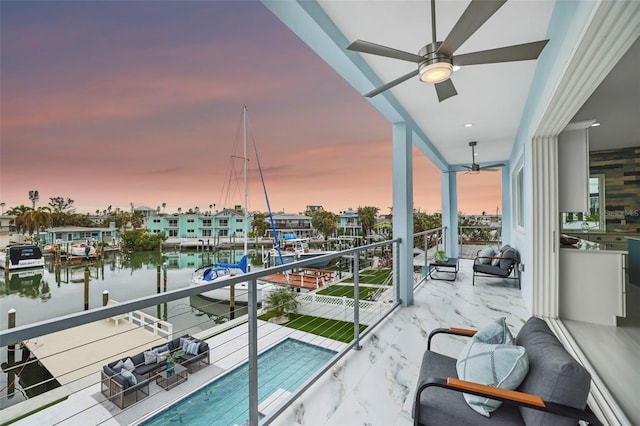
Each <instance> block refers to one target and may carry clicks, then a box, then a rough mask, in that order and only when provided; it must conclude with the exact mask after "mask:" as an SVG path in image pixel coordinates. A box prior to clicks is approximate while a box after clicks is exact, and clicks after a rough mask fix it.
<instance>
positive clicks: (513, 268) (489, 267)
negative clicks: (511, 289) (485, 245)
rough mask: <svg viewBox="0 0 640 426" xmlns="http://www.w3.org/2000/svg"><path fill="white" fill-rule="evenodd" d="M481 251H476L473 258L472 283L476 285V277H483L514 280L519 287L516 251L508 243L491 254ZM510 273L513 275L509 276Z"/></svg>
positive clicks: (518, 257)
mask: <svg viewBox="0 0 640 426" xmlns="http://www.w3.org/2000/svg"><path fill="white" fill-rule="evenodd" d="M483 251H484V250H480V251H478V254H477V256H476V257H475V259H474V260H473V281H472V285H476V277H485V278H501V279H508V280H516V281H517V282H518V288H520V269H519V265H520V255H519V254H518V251H517V250H516V249H514V248H513V247H511V246H509V245H505V246H503V247H502V248H501V249H500V250H499V251H498V252H497V253H495V254H491V255H487V254H484V253H483ZM512 273H513V276H511V274H512Z"/></svg>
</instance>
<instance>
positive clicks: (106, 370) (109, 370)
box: [102, 365, 116, 376]
mask: <svg viewBox="0 0 640 426" xmlns="http://www.w3.org/2000/svg"><path fill="white" fill-rule="evenodd" d="M102 371H104V374H106V375H107V376H114V375H115V374H116V371H114V370H113V368H111V367H109V366H108V365H105V366H103V367H102Z"/></svg>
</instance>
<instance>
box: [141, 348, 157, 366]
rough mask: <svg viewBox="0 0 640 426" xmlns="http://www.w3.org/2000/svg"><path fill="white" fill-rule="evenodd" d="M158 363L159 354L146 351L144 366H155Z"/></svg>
mask: <svg viewBox="0 0 640 426" xmlns="http://www.w3.org/2000/svg"><path fill="white" fill-rule="evenodd" d="M156 362H158V353H157V352H156V351H144V365H149V364H155V363H156Z"/></svg>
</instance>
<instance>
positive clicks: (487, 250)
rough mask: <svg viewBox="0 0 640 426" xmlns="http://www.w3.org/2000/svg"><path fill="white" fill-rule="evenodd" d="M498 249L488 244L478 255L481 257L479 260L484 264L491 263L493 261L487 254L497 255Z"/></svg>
mask: <svg viewBox="0 0 640 426" xmlns="http://www.w3.org/2000/svg"><path fill="white" fill-rule="evenodd" d="M495 253H496V251H495V250H494V249H493V247H491V246H487V247H485V248H483V249H482V250H481V251H480V253H478V256H479V257H480V259H478V261H479V262H480V263H482V264H484V265H489V264H490V263H491V259H489V258H488V257H486V256H493V255H495Z"/></svg>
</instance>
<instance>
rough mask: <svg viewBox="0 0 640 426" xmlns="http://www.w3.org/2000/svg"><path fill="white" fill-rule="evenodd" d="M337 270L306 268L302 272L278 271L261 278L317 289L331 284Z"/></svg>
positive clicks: (281, 283)
mask: <svg viewBox="0 0 640 426" xmlns="http://www.w3.org/2000/svg"><path fill="white" fill-rule="evenodd" d="M334 274H335V271H329V270H326V269H315V268H305V269H303V270H302V272H289V273H288V274H286V275H285V274H284V273H277V274H271V275H267V276H265V277H262V278H261V279H260V280H261V281H265V282H269V283H273V284H279V285H290V286H293V287H298V288H304V289H307V290H316V289H318V288H323V287H326V286H327V285H329V284H331V283H332V282H333V279H334Z"/></svg>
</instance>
